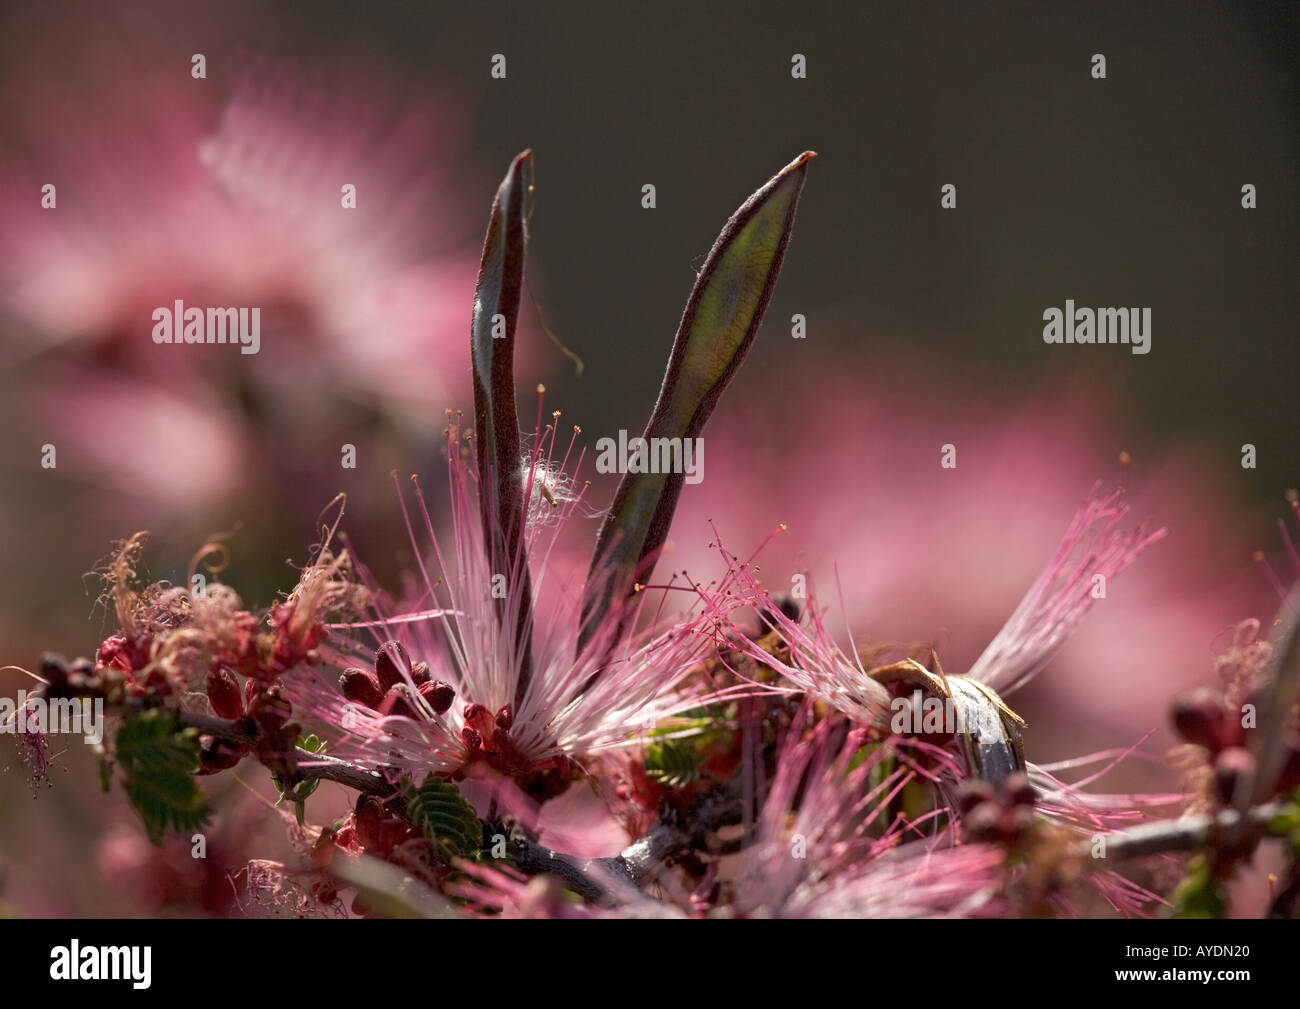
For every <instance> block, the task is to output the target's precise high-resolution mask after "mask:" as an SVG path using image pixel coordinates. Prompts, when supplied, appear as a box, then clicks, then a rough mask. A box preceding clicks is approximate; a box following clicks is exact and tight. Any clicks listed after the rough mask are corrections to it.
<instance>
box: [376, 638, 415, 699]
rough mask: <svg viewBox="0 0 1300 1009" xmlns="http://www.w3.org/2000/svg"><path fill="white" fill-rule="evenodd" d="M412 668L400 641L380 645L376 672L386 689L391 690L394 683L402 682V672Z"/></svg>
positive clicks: (380, 683)
mask: <svg viewBox="0 0 1300 1009" xmlns="http://www.w3.org/2000/svg"><path fill="white" fill-rule="evenodd" d="M410 668H411V660H410V658H409V657H408V656H407V654H406V649H405V648H404V647H403V646H402V643H401V642H400V641H386V642H384V644H383V645H381V646H380V648H379V654H378V656H376V657H375V672H376V673H377V674H378V676H379V685H380V686H381V687H383V688H384V690H391V689H392V688H393V686H394V684H397V683H401V682H402V673H403V672H404V671H405V670H407V669H410Z"/></svg>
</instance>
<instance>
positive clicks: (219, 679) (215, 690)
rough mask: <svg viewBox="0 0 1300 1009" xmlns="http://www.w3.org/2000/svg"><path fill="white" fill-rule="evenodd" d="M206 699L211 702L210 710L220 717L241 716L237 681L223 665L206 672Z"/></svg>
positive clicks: (242, 709)
mask: <svg viewBox="0 0 1300 1009" xmlns="http://www.w3.org/2000/svg"><path fill="white" fill-rule="evenodd" d="M208 700H209V701H211V702H212V710H213V711H215V712H216V713H217V714H218V715H219V716H220V717H222V718H242V717H243V715H244V702H243V699H242V698H241V697H240V696H239V681H238V680H237V679H235V674H234V673H232V672H231V671H230V670H229V669H226V668H225V667H224V666H219V667H218V668H216V669H212V670H209V672H208Z"/></svg>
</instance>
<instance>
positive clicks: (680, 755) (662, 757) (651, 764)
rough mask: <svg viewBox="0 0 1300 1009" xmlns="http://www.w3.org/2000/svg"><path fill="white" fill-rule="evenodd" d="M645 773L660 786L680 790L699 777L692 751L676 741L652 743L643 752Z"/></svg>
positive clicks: (668, 740)
mask: <svg viewBox="0 0 1300 1009" xmlns="http://www.w3.org/2000/svg"><path fill="white" fill-rule="evenodd" d="M645 769H646V773H647V774H648V775H649V776H650V777H651V778H652V779H653V780H654V781H657V782H659V784H661V785H666V786H667V787H669V788H682V787H684V786H686V785H689V784H690V783H691V782H692V781H694V780H695V779H696V778H698V777H699V776H700V764H699V759H698V758H697V757H696V755H695V751H694V749H692V748H691V747H689V746H686V745H685V744H684V743H682V742H680V741H679V740H676V739H664V740H660V741H659V742H657V743H652V744H651V745H650V746H648V747H646V751H645Z"/></svg>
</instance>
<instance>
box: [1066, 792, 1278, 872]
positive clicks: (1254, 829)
mask: <svg viewBox="0 0 1300 1009" xmlns="http://www.w3.org/2000/svg"><path fill="white" fill-rule="evenodd" d="M1289 805H1290V803H1289V802H1270V803H1266V804H1264V805H1262V806H1255V807H1254V808H1253V809H1250V810H1249V811H1247V813H1246V814H1245V816H1242V815H1241V814H1240V813H1238V812H1237V811H1236V810H1233V809H1228V810H1224V811H1223V812H1221V813H1217V814H1215V815H1212V816H1190V817H1186V818H1184V819H1180V820H1160V821H1158V822H1156V823H1144V824H1142V825H1141V826H1139V827H1133V828H1131V829H1129V830H1122V831H1117V832H1116V833H1113V834H1106V835H1103V838H1104V841H1105V848H1104V850H1105V852H1106V854H1105V857H1106V858H1108V859H1126V858H1141V857H1142V856H1144V855H1156V854H1160V853H1161V852H1168V851H1192V850H1194V849H1196V848H1209V847H1215V846H1218V845H1227V846H1233V847H1235V846H1237V845H1240V844H1243V843H1246V842H1253V841H1257V840H1259V839H1260V838H1261V837H1269V836H1280V835H1283V834H1286V833H1289V832H1290V830H1291V826H1290V824H1287V825H1286V826H1285V827H1280V828H1279V826H1278V825H1276V824H1275V823H1274V821H1275V820H1277V818H1278V817H1279V815H1281V814H1282V813H1283V812H1285V811H1286V810H1287V807H1288V806H1289ZM1092 846H1093V845H1092V842H1087V843H1084V844H1082V845H1081V846H1080V847H1081V848H1082V849H1084V850H1090V849H1091V848H1092Z"/></svg>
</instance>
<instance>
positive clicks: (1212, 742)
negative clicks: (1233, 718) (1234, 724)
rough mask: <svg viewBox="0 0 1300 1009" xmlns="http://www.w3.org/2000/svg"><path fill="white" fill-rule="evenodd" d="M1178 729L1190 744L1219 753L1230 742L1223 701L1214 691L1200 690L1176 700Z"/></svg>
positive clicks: (1199, 688) (1174, 710) (1174, 712)
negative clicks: (1227, 737) (1226, 742)
mask: <svg viewBox="0 0 1300 1009" xmlns="http://www.w3.org/2000/svg"><path fill="white" fill-rule="evenodd" d="M1170 717H1171V718H1172V719H1173V723H1174V728H1175V729H1177V730H1178V734H1179V735H1180V736H1182V737H1183V738H1184V739H1185V740H1187V742H1189V743H1195V744H1196V745H1197V746H1204V747H1205V748H1206V749H1207V750H1209V751H1210V752H1211V753H1217V752H1218V751H1219V750H1220V749H1222V748H1223V746H1224V743H1225V741H1226V735H1227V734H1226V732H1225V724H1224V723H1225V721H1226V713H1225V712H1224V710H1223V701H1222V700H1220V698H1219V696H1218V694H1216V693H1215V692H1214V690H1213V689H1211V688H1210V687H1197V688H1196V689H1195V690H1188V691H1184V692H1183V693H1181V694H1179V695H1178V696H1177V697H1175V698H1174V703H1173V709H1172V711H1171V712H1170Z"/></svg>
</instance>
